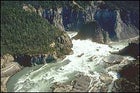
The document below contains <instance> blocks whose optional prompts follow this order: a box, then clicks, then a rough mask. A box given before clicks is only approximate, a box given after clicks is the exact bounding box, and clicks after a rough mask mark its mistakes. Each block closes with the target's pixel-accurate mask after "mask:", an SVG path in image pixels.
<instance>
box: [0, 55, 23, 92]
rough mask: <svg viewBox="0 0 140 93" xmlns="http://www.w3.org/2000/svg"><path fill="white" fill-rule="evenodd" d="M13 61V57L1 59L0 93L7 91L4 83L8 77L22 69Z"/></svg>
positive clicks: (8, 56) (5, 56)
mask: <svg viewBox="0 0 140 93" xmlns="http://www.w3.org/2000/svg"><path fill="white" fill-rule="evenodd" d="M13 61H14V57H13V56H11V55H9V54H6V55H4V56H2V57H1V92H6V91H7V89H6V83H7V81H8V79H9V77H10V76H12V75H14V74H15V73H17V72H18V71H20V70H21V69H22V67H21V66H20V65H19V64H18V63H17V62H13Z"/></svg>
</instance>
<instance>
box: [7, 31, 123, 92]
mask: <svg viewBox="0 0 140 93" xmlns="http://www.w3.org/2000/svg"><path fill="white" fill-rule="evenodd" d="M68 34H69V36H70V37H73V36H74V35H76V33H75V32H68ZM72 43H73V48H72V50H73V52H74V53H73V54H72V55H67V56H66V58H65V59H64V60H63V61H61V62H57V63H50V64H45V65H41V66H36V67H30V68H29V67H28V68H27V67H26V68H24V69H23V70H22V71H20V72H19V73H17V74H16V75H14V76H13V77H11V78H10V80H9V82H8V84H7V88H8V91H10V92H12V91H14V92H46V91H47V92H49V91H52V90H51V89H50V87H51V86H52V84H53V83H54V82H61V83H62V82H67V81H70V80H71V79H73V78H74V76H75V75H76V74H77V73H78V72H82V73H83V74H85V75H88V76H90V77H95V78H96V79H97V80H98V82H97V85H99V84H100V80H99V76H100V74H99V73H100V72H106V69H105V68H103V66H102V63H103V60H102V59H103V58H104V57H105V56H109V55H110V52H109V51H116V50H115V49H114V48H111V47H109V46H108V45H105V44H98V43H96V42H92V41H91V40H74V39H73V40H72ZM123 47H125V45H123ZM123 47H122V46H121V48H123ZM91 57H94V58H92V60H90V58H91ZM91 71H92V72H93V74H91V73H90V72H91ZM21 73H22V74H21ZM107 73H108V74H109V75H111V76H112V77H113V81H114V80H115V79H117V74H116V73H115V72H111V71H110V72H107ZM112 84H113V82H112ZM92 85H93V84H92V82H91V85H90V86H92ZM111 87H112V86H111V85H110V87H109V89H110V88H111ZM108 91H109V92H110V90H108ZM89 92H90V90H89Z"/></svg>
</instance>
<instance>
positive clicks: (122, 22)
mask: <svg viewBox="0 0 140 93" xmlns="http://www.w3.org/2000/svg"><path fill="white" fill-rule="evenodd" d="M88 2H89V3H88V4H86V6H85V7H84V8H83V6H81V5H80V4H79V2H71V4H72V5H73V6H74V7H72V6H71V5H70V4H68V5H67V6H63V5H62V6H61V7H59V8H58V7H56V8H46V9H44V11H43V12H42V17H44V18H46V19H47V20H48V21H49V22H50V23H52V24H54V25H55V26H57V27H59V28H60V29H62V30H67V31H79V32H80V31H81V28H82V27H83V26H87V24H88V23H89V22H93V21H95V20H96V21H97V23H98V25H99V26H100V28H102V29H103V31H105V32H106V33H108V36H109V38H108V39H111V40H112V41H116V40H122V39H128V38H132V37H135V36H137V35H138V34H139V11H138V2H131V1H130V2H129V1H128V2H120V1H117V2H113V1H110V2H107V1H88ZM131 3H132V4H131ZM126 5H128V6H129V5H130V6H133V5H135V8H133V7H131V8H128V7H127V6H126ZM112 6H113V7H112ZM75 7H76V9H75ZM78 9H79V10H78ZM133 9H135V10H133ZM85 32H86V30H85ZM91 33H94V31H93V32H91ZM83 34H84V33H83ZM91 37H93V36H91ZM97 37H98V35H97ZM97 39H98V38H97ZM95 41H97V40H95ZM106 42H107V41H106Z"/></svg>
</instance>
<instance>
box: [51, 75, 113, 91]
mask: <svg viewBox="0 0 140 93" xmlns="http://www.w3.org/2000/svg"><path fill="white" fill-rule="evenodd" d="M111 81H112V77H110V76H109V75H107V74H101V76H100V77H99V80H97V79H96V78H94V77H90V76H86V75H83V74H78V75H77V76H76V77H75V79H74V80H72V81H71V82H70V83H69V84H64V83H63V84H62V83H54V86H52V90H53V92H97V91H99V92H100V91H101V92H106V91H107V90H108V87H107V86H108V85H109V84H111ZM99 82H100V85H98V83H99Z"/></svg>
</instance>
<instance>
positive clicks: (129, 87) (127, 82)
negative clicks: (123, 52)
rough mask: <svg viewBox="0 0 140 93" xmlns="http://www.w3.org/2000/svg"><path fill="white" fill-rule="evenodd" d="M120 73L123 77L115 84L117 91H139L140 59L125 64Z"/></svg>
mask: <svg viewBox="0 0 140 93" xmlns="http://www.w3.org/2000/svg"><path fill="white" fill-rule="evenodd" d="M119 73H120V76H121V78H119V79H118V80H116V81H115V84H114V88H115V90H116V91H117V92H139V89H140V87H139V74H138V73H139V60H136V61H134V63H132V64H129V65H127V66H124V67H123V68H122V70H120V71H119Z"/></svg>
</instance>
